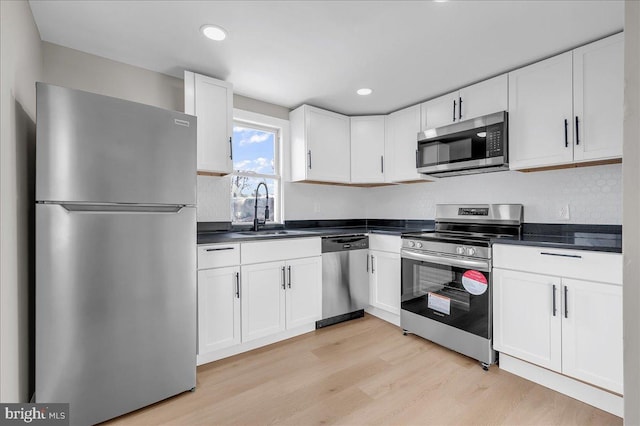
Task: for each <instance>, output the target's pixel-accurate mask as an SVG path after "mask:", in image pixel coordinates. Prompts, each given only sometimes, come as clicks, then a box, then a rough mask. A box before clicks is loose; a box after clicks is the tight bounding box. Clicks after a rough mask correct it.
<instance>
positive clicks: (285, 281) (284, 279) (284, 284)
mask: <svg viewBox="0 0 640 426" xmlns="http://www.w3.org/2000/svg"><path fill="white" fill-rule="evenodd" d="M282 289H283V290H286V289H287V279H286V277H285V275H284V266H283V267H282Z"/></svg>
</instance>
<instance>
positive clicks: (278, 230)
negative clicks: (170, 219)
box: [198, 219, 434, 244]
mask: <svg viewBox="0 0 640 426" xmlns="http://www.w3.org/2000/svg"><path fill="white" fill-rule="evenodd" d="M433 226H434V225H433V221H410V220H380V219H376V220H366V219H365V220H359V219H358V220H335V221H331V220H326V221H293V222H287V223H285V225H284V226H282V225H281V226H275V227H274V226H271V227H265V228H264V229H262V230H261V232H260V231H259V232H257V233H254V232H252V231H250V230H247V229H245V230H242V229H239V228H236V229H234V227H232V226H231V225H230V224H227V223H225V224H222V225H221V224H216V225H212V224H203V225H201V223H199V224H198V244H215V243H230V242H247V241H264V240H269V239H280V238H303V237H333V236H341V235H353V234H365V233H375V234H386V235H398V236H399V235H402V234H403V233H405V232H417V231H423V230H424V231H427V230H433Z"/></svg>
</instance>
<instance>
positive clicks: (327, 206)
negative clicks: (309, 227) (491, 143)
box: [198, 164, 622, 225]
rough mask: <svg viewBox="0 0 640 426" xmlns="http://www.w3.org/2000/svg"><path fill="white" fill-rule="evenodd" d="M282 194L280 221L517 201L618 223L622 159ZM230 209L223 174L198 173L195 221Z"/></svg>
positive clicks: (548, 214) (534, 210)
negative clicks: (425, 180) (548, 169)
mask: <svg viewBox="0 0 640 426" xmlns="http://www.w3.org/2000/svg"><path fill="white" fill-rule="evenodd" d="M284 192H285V194H284V196H285V217H284V218H285V219H286V220H310V219H355V218H369V219H417V220H432V219H434V216H435V206H436V204H438V203H520V204H524V206H525V208H524V214H525V217H524V219H525V222H536V223H583V224H609V225H620V224H622V165H621V164H612V165H604V166H592V167H582V168H572V169H563V170H550V171H543V172H530V173H521V172H511V171H507V172H496V173H486V174H477V175H469V176H456V177H449V178H443V179H440V180H438V181H435V182H425V183H416V184H403V185H394V186H385V187H378V188H357V187H341V186H331V185H314V184H304V183H289V182H285V184H284ZM229 206H230V199H229V179H228V178H215V177H204V176H198V221H229V209H230V207H229ZM567 206H568V211H569V214H568V218H567V216H566V214H565V211H566V209H567Z"/></svg>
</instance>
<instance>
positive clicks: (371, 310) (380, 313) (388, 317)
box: [364, 306, 400, 327]
mask: <svg viewBox="0 0 640 426" xmlns="http://www.w3.org/2000/svg"><path fill="white" fill-rule="evenodd" d="M364 311H365V312H366V313H368V314H371V315H373V316H374V317H378V318H380V319H383V320H385V321H386V322H390V323H391V324H393V325H397V326H398V327H400V315H398V314H392V313H391V312H389V311H385V310H384V309H380V308H376V307H375V306H369V307H368V308H365V310H364Z"/></svg>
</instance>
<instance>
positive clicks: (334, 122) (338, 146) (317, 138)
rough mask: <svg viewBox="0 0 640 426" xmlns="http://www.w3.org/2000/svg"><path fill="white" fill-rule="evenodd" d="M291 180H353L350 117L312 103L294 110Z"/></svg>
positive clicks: (292, 116) (291, 117)
mask: <svg viewBox="0 0 640 426" xmlns="http://www.w3.org/2000/svg"><path fill="white" fill-rule="evenodd" d="M289 120H290V123H291V180H292V181H294V182H295V181H305V180H306V181H319V182H338V183H348V182H349V181H350V180H351V147H350V139H351V134H350V123H349V117H347V116H345V115H341V114H336V113H334V112H330V111H326V110H323V109H320V108H316V107H312V106H310V105H302V106H301V107H299V108H297V109H295V110H293V111H291V113H290V114H289Z"/></svg>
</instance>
